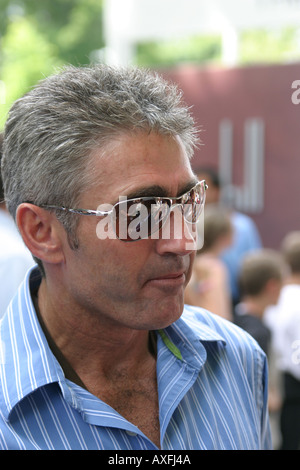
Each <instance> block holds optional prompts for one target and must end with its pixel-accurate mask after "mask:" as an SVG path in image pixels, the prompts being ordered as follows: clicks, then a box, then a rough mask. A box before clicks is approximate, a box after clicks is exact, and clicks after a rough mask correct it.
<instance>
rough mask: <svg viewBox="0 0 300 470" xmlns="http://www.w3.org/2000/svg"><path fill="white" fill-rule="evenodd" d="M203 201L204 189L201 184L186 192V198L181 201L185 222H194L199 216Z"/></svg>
mask: <svg viewBox="0 0 300 470" xmlns="http://www.w3.org/2000/svg"><path fill="white" fill-rule="evenodd" d="M204 202H205V189H204V187H203V185H202V184H200V183H198V185H197V186H196V187H195V188H193V189H192V190H191V191H190V192H189V193H187V194H186V199H185V201H183V215H184V218H185V220H186V221H187V222H189V223H191V224H193V223H196V222H197V220H198V219H199V217H200V214H201V212H202V209H203V206H204Z"/></svg>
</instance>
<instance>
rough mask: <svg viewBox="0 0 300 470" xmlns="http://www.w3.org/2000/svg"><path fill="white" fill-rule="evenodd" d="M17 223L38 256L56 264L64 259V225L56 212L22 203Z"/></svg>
mask: <svg viewBox="0 0 300 470" xmlns="http://www.w3.org/2000/svg"><path fill="white" fill-rule="evenodd" d="M16 223H17V225H18V228H19V231H20V233H21V236H22V238H23V240H24V243H25V245H26V246H27V248H28V249H29V251H31V253H32V254H33V255H34V256H35V257H36V258H39V259H41V260H42V261H44V262H46V263H54V264H56V263H60V262H61V261H63V259H64V253H63V249H62V240H61V236H62V227H61V226H59V222H58V220H57V219H56V217H55V216H54V214H52V213H50V212H49V211H46V210H45V209H43V208H41V207H38V206H35V205H34V204H29V203H22V204H20V205H19V207H18V209H17V214H16Z"/></svg>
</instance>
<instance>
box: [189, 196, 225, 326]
mask: <svg viewBox="0 0 300 470" xmlns="http://www.w3.org/2000/svg"><path fill="white" fill-rule="evenodd" d="M232 232H233V229H232V224H231V220H230V216H229V215H228V213H227V212H226V211H224V210H221V208H220V207H217V206H214V207H213V206H212V205H211V206H208V207H207V208H206V209H205V214H204V244H203V247H202V248H201V249H200V250H199V251H198V252H197V256H196V259H195V262H194V267H193V273H192V277H191V280H190V282H189V284H188V285H187V287H186V290H185V302H186V303H187V304H190V305H197V306H199V307H202V308H205V309H207V310H210V311H211V312H213V313H215V314H217V315H220V316H221V317H224V318H226V319H227V320H232V318H233V317H232V303H231V296H230V286H229V278H228V272H227V269H226V266H225V265H224V263H223V261H222V260H221V259H220V253H222V252H223V250H224V249H226V248H227V247H228V246H230V245H231V243H232Z"/></svg>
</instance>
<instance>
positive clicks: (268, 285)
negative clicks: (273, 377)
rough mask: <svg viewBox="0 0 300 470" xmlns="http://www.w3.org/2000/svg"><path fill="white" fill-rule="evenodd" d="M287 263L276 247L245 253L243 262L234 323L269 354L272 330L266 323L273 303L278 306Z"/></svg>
mask: <svg viewBox="0 0 300 470" xmlns="http://www.w3.org/2000/svg"><path fill="white" fill-rule="evenodd" d="M283 267H284V264H283V261H282V258H281V256H280V255H279V253H277V252H276V251H275V250H268V249H261V250H258V251H256V252H252V253H249V254H248V255H246V256H245V257H244V259H243V261H242V263H241V269H240V273H239V287H240V292H241V302H240V303H239V304H238V305H236V308H235V315H234V317H235V323H236V324H237V325H238V326H240V327H241V328H243V329H244V330H246V331H247V332H248V333H249V334H251V336H253V337H254V338H255V339H256V341H257V342H258V344H259V345H260V347H261V348H262V349H263V351H264V352H265V353H266V355H267V356H268V355H269V350H270V345H271V331H270V329H269V328H268V327H267V326H266V324H265V322H264V314H265V311H266V309H267V307H269V306H270V305H276V304H277V302H278V299H279V295H280V291H281V288H282V284H283V279H284V269H283Z"/></svg>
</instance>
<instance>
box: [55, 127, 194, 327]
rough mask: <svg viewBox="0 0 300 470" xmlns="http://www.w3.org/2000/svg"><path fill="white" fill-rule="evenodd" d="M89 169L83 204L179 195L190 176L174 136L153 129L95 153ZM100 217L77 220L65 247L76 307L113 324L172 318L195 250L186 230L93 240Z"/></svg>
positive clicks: (156, 323) (155, 323)
mask: <svg viewBox="0 0 300 470" xmlns="http://www.w3.org/2000/svg"><path fill="white" fill-rule="evenodd" d="M87 170H88V171H92V176H93V180H94V181H98V183H96V184H93V185H92V187H91V188H90V190H87V191H86V193H85V194H84V196H83V197H82V199H81V202H80V207H82V208H86V209H96V208H97V207H98V206H99V205H102V204H105V203H108V204H115V203H116V202H118V201H119V197H120V196H127V197H129V196H130V197H139V196H140V195H141V193H142V194H145V192H146V193H148V194H149V195H150V194H151V192H152V191H153V194H151V195H152V196H180V195H182V194H183V193H184V192H186V191H187V190H188V189H190V188H191V187H192V186H193V185H194V184H195V181H196V178H195V175H194V174H193V172H192V170H191V166H190V163H189V159H188V157H187V155H186V153H185V151H184V148H183V146H182V144H181V142H180V140H179V139H174V138H169V137H165V136H161V135H159V134H156V133H150V134H148V133H136V134H135V135H133V134H126V135H125V134H124V135H122V136H120V137H119V138H118V139H117V140H115V141H114V142H113V144H111V145H109V146H108V147H107V148H106V150H105V152H104V155H103V149H99V151H94V152H93V154H92V156H91V160H90V162H89V165H88V168H87ZM151 188H153V189H151ZM187 188H188V189H187ZM158 192H159V193H160V194H158ZM177 210H178V209H177ZM181 220H182V219H181ZM98 222H99V218H98V217H81V218H80V222H79V226H78V233H77V235H78V240H79V249H77V250H75V251H72V250H66V263H65V266H64V269H65V273H64V278H65V279H66V286H67V289H68V292H69V293H70V296H71V298H72V300H73V301H75V303H76V305H77V306H80V307H81V308H84V309H85V310H87V311H88V312H90V313H92V314H93V315H98V316H100V317H101V319H102V321H104V322H105V324H107V325H111V326H112V327H113V326H118V327H119V328H120V326H123V327H127V328H132V329H158V328H162V327H165V326H167V325H169V324H171V323H172V322H174V321H175V320H177V319H178V318H179V317H180V315H181V313H182V310H183V293H184V288H185V286H186V284H187V282H188V281H189V279H190V275H191V269H192V263H193V259H194V256H195V249H196V245H195V244H194V245H192V243H191V241H192V240H193V237H192V235H191V234H190V232H189V230H183V233H184V235H183V237H182V238H180V239H178V238H175V237H174V236H173V230H172V224H171V225H170V237H169V238H164V239H162V238H159V239H152V238H148V239H144V240H138V241H134V242H125V241H122V240H119V239H116V238H115V239H110V238H107V239H99V237H97V235H96V227H97V223H98ZM192 246H193V248H192V249H191V247H192Z"/></svg>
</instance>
